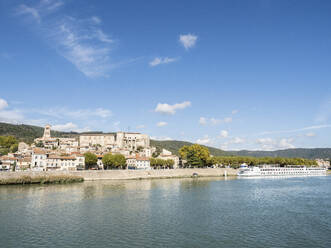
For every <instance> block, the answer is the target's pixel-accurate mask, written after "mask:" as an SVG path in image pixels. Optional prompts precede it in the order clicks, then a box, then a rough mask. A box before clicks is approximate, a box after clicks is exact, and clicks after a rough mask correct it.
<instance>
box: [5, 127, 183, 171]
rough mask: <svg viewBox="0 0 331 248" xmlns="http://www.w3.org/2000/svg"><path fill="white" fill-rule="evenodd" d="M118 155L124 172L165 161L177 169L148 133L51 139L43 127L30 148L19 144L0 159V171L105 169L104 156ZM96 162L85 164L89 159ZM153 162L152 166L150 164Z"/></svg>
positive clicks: (175, 160) (175, 161)
mask: <svg viewBox="0 0 331 248" xmlns="http://www.w3.org/2000/svg"><path fill="white" fill-rule="evenodd" d="M109 154H111V155H114V156H115V155H119V156H120V157H121V158H124V159H125V162H123V163H122V166H121V168H123V167H124V168H123V169H144V170H148V169H151V162H152V166H153V165H156V164H155V161H164V164H167V166H168V167H171V168H177V167H178V166H179V157H178V156H176V155H173V154H172V153H171V152H170V151H168V150H166V149H162V150H161V151H157V149H156V148H155V147H151V145H150V137H149V135H147V134H142V133H133V132H114V133H93V132H91V133H83V134H80V135H79V136H77V137H75V138H62V137H52V136H51V126H50V125H46V126H45V128H44V134H43V136H42V137H40V138H36V139H35V140H34V142H33V143H32V144H31V145H29V144H27V143H24V142H20V143H19V144H18V148H17V151H16V152H10V153H8V154H7V155H5V156H2V157H0V169H1V170H15V171H21V170H31V171H52V170H62V171H63V170H67V171H75V170H84V169H95V170H102V169H105V168H106V166H107V165H104V163H103V161H107V160H105V159H103V158H104V157H105V156H106V155H108V156H109ZM88 155H90V156H92V157H94V158H95V160H96V162H95V163H93V162H92V163H91V162H90V161H87V159H88V158H89V156H88ZM153 162H154V164H153Z"/></svg>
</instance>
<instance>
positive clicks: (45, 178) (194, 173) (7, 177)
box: [0, 168, 237, 185]
mask: <svg viewBox="0 0 331 248" xmlns="http://www.w3.org/2000/svg"><path fill="white" fill-rule="evenodd" d="M236 175H237V170H235V169H231V168H227V169H225V168H217V169H216V168H198V169H189V168H187V169H165V170H103V171H102V170H100V171H93V170H89V171H40V172H36V171H21V172H0V185H1V184H25V183H27V184H30V183H56V182H62V181H63V182H64V183H66V182H68V183H69V182H76V181H80V180H81V181H82V180H85V181H94V180H130V179H132V180H134V179H161V178H190V177H224V176H236ZM61 180H62V181H61ZM71 180H72V181H71Z"/></svg>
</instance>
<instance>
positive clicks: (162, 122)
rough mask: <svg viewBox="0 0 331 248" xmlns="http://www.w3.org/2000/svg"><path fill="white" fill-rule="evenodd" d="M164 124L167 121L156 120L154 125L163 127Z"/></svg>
mask: <svg viewBox="0 0 331 248" xmlns="http://www.w3.org/2000/svg"><path fill="white" fill-rule="evenodd" d="M166 125H168V123H167V122H165V121H160V122H158V123H157V124H156V126H158V127H164V126H166Z"/></svg>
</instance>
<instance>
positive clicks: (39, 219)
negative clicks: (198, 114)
mask: <svg viewBox="0 0 331 248" xmlns="http://www.w3.org/2000/svg"><path fill="white" fill-rule="evenodd" d="M330 179H331V177H316V178H315V177H314V178H309V177H306V178H283V179H278V180H277V179H254V180H228V181H225V180H219V179H212V180H211V179H205V178H202V179H200V178H199V179H171V180H167V179H163V180H139V181H135V180H131V181H100V182H85V183H83V184H72V185H48V186H24V187H22V186H4V187H0V221H1V225H0V240H1V248H2V247H80V248H81V247H153V248H154V247H331V237H330V235H329V234H330V233H331V198H330V196H331V187H330V183H331V180H330Z"/></svg>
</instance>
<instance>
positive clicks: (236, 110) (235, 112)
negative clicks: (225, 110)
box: [231, 109, 239, 115]
mask: <svg viewBox="0 0 331 248" xmlns="http://www.w3.org/2000/svg"><path fill="white" fill-rule="evenodd" d="M238 112H239V110H238V109H234V110H232V112H231V113H232V114H233V115H235V114H237V113H238Z"/></svg>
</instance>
